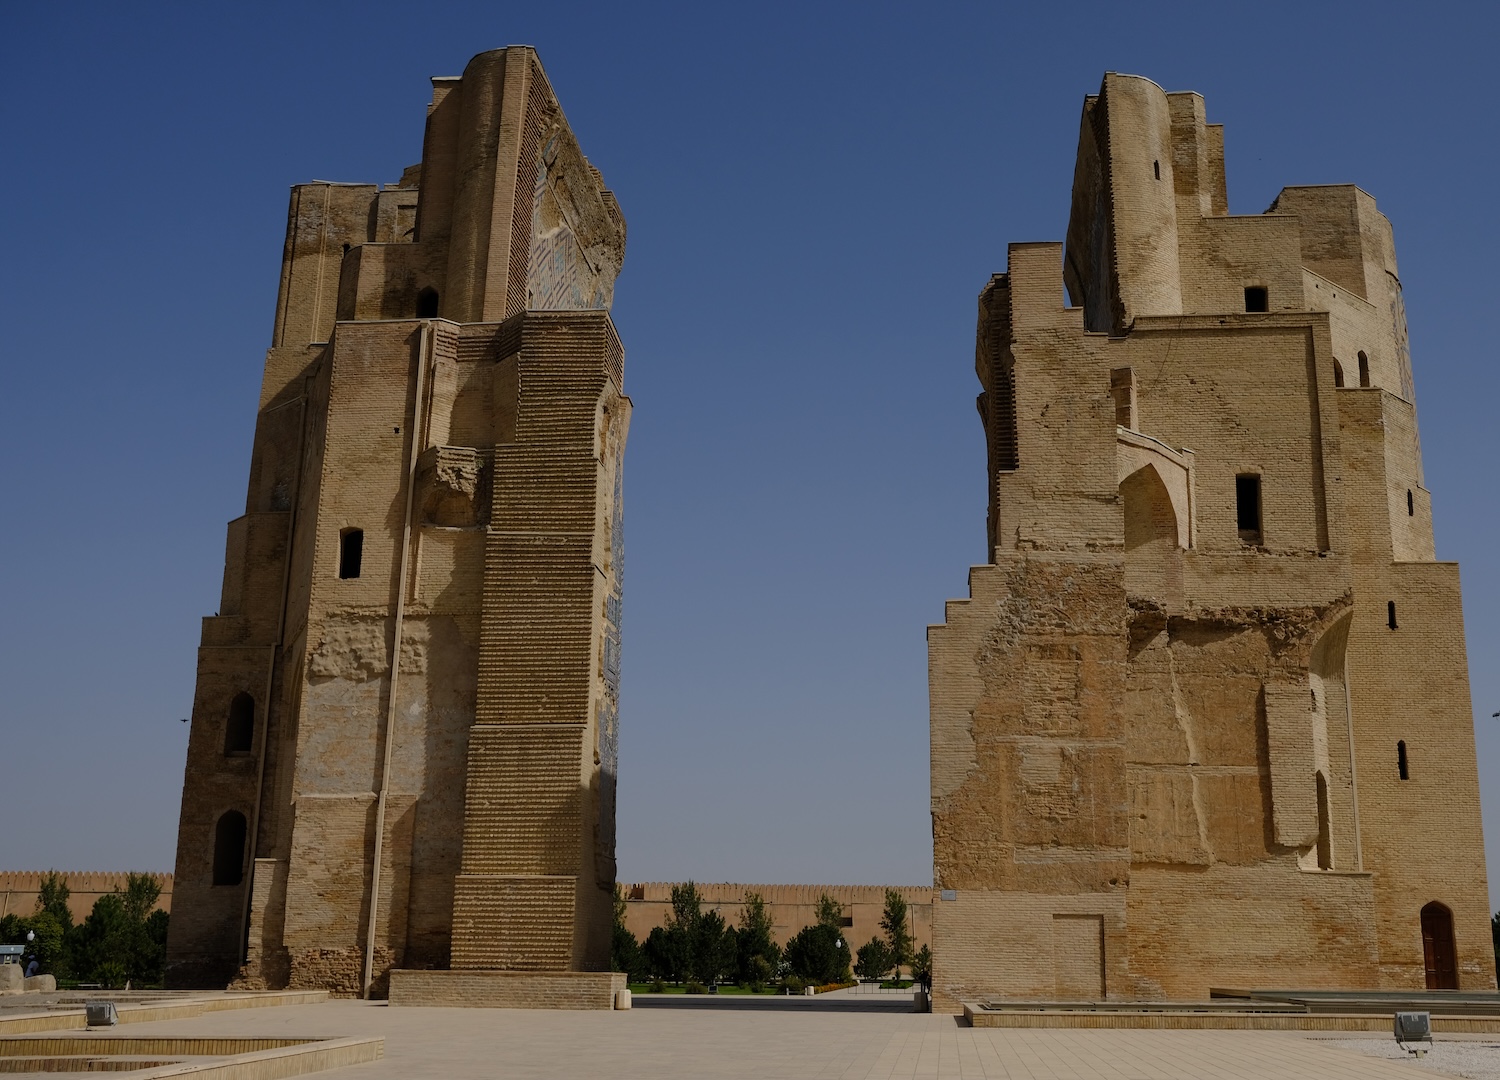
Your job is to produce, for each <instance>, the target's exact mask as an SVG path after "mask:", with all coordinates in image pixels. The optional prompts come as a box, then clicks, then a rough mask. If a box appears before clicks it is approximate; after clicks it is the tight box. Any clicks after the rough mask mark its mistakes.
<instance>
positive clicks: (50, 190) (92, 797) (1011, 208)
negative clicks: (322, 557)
mask: <svg viewBox="0 0 1500 1080" xmlns="http://www.w3.org/2000/svg"><path fill="white" fill-rule="evenodd" d="M4 20H5V36H4V46H3V54H0V92H3V102H0V194H3V196H4V207H5V211H4V214H3V216H0V236H3V238H4V239H3V257H0V305H3V307H0V311H3V312H4V314H5V332H4V335H3V336H0V372H3V377H4V397H3V401H4V406H5V407H4V422H3V423H0V451H3V461H4V467H3V469H0V506H3V507H4V508H5V513H4V517H3V519H0V520H3V524H4V527H3V528H0V750H3V754H4V758H3V770H0V772H3V775H0V869H29V868H46V867H49V866H56V867H59V868H65V869H80V870H82V869H97V870H103V869H122V870H123V869H141V870H170V869H171V868H172V863H173V853H174V850H175V848H174V845H175V834H176V826H177V809H178V798H179V794H180V790H181V783H182V768H183V758H184V752H185V747H186V741H187V725H185V724H181V723H179V722H178V720H179V718H181V717H184V716H187V715H188V712H189V709H190V707H191V702H192V695H193V676H194V663H195V652H194V650H195V648H196V646H197V641H198V634H199V622H198V620H199V617H200V616H203V615H211V614H213V612H214V611H215V610H216V609H217V607H218V599H219V584H220V576H221V568H222V559H223V551H224V528H225V523H226V522H228V521H229V520H230V519H231V518H234V517H236V516H237V515H238V514H240V513H241V512H242V510H243V507H244V500H245V485H246V478H247V470H248V464H249V451H250V438H251V432H252V426H253V422H254V419H255V402H256V395H257V389H258V387H259V382H260V374H261V364H262V361H263V358H264V351H265V349H266V347H267V346H268V344H269V341H270V333H271V321H272V314H273V307H274V303H275V297H276V287H277V279H278V272H279V266H280V258H281V247H282V239H283V236H284V231H285V224H286V205H287V189H288V187H289V186H290V185H292V184H295V183H299V182H303V181H307V180H311V179H327V180H345V181H361V182H370V181H380V182H387V183H393V182H394V181H395V180H396V179H397V178H398V177H399V176H400V175H401V170H402V168H403V167H404V166H406V165H409V164H412V163H413V162H415V161H417V160H418V159H419V157H420V152H421V138H422V123H423V117H424V110H425V107H426V104H427V102H428V100H429V95H430V86H429V84H428V82H427V79H428V77H429V76H432V75H456V74H458V73H459V72H461V71H462V70H463V67H464V64H465V63H466V62H467V60H468V59H469V57H470V56H471V55H473V54H474V53H476V52H479V51H481V50H484V49H489V48H494V47H497V46H502V45H506V44H513V43H524V44H530V45H534V46H536V47H537V48H538V49H539V50H540V53H541V57H542V60H543V62H544V64H545V65H546V68H547V71H548V74H549V76H550V78H551V81H552V84H553V86H554V88H555V89H556V91H557V94H558V96H559V98H560V100H561V101H562V104H563V107H564V109H565V110H566V111H567V114H568V118H569V120H570V121H571V123H572V126H573V128H574V130H575V132H576V133H577V135H578V137H579V140H580V142H581V144H582V146H583V148H584V151H585V153H587V154H588V155H589V157H590V158H591V160H592V161H593V162H594V163H595V164H596V165H597V166H598V167H599V168H600V169H601V170H602V171H603V173H604V176H605V179H606V181H607V182H608V183H609V184H610V186H611V187H613V189H614V190H615V191H616V193H617V194H618V196H619V199H620V202H621V205H622V206H623V208H624V211H625V216H626V218H627V220H628V221H629V226H630V237H629V251H628V254H627V257H626V260H625V268H624V273H623V275H622V276H621V278H620V281H619V287H618V290H617V292H616V302H615V309H614V315H615V319H616V322H617V324H618V326H619V328H620V333H621V336H622V337H623V339H624V342H625V345H626V350H627V359H626V390H627V391H628V392H629V393H630V395H631V396H632V398H633V400H634V402H635V415H634V419H633V421H632V429H631V436H630V446H629V451H628V453H627V458H626V488H625V490H626V507H627V510H626V522H627V525H626V535H627V547H628V567H627V573H626V582H625V616H624V674H623V685H622V695H623V701H622V710H621V723H622V735H621V743H620V745H621V750H620V768H621V777H620V789H619V791H620V804H619V820H620V824H619V868H620V877H621V878H622V879H623V880H626V881H646V880H663V879H668V880H675V879H681V878H686V877H695V878H697V879H698V880H701V881H715V880H738V881H746V882H812V883H820V882H828V883H834V882H848V883H896V882H900V883H913V884H915V883H923V882H927V881H930V880H931V877H930V875H931V841H930V833H929V819H928V811H927V656H926V644H925V627H926V626H927V624H929V623H933V622H938V621H941V619H942V617H943V601H944V599H945V598H948V597H957V596H962V595H965V593H966V589H967V584H966V569H967V567H968V566H969V565H970V564H971V563H976V562H980V561H982V560H983V559H984V516H985V480H984V450H983V440H982V433H981V430H980V426H979V421H978V419H977V417H976V414H975V409H974V396H975V394H976V393H977V392H978V389H979V387H978V385H977V382H976V380H975V377H974V371H973V350H974V322H975V296H976V294H977V293H978V291H979V289H980V288H981V287H982V286H983V285H984V283H985V281H986V279H987V278H988V277H989V275H990V274H991V273H993V272H996V271H1000V270H1003V269H1004V267H1005V251H1006V244H1007V243H1009V242H1012V241H1028V240H1061V239H1062V237H1063V233H1064V230H1065V227H1066V222H1067V213H1068V206H1069V188H1070V183H1071V178H1072V168H1073V157H1074V151H1075V149H1076V146H1077V139H1078V118H1079V109H1080V106H1081V104H1082V101H1083V97H1084V95H1085V94H1088V93H1092V92H1096V91H1097V89H1098V87H1099V83H1100V79H1101V77H1102V75H1103V73H1104V72H1105V71H1106V70H1116V71H1124V72H1130V73H1134V74H1141V75H1146V76H1149V77H1151V78H1153V79H1155V80H1156V81H1157V82H1159V83H1161V84H1162V85H1163V86H1164V87H1166V88H1167V89H1169V90H1197V91H1200V92H1201V93H1203V94H1204V96H1205V97H1206V99H1207V105H1208V116H1209V120H1210V121H1211V122H1217V123H1223V124H1225V125H1226V141H1227V160H1228V178H1229V200H1230V208H1231V210H1232V211H1233V212H1235V213H1258V212H1260V211H1262V210H1264V209H1265V208H1266V206H1267V205H1268V204H1269V203H1270V202H1271V200H1272V199H1273V198H1274V197H1275V195H1276V193H1277V191H1278V190H1279V189H1280V188H1281V187H1282V186H1283V185H1285V184H1318V183H1336V182H1349V181H1353V182H1356V183H1358V184H1360V185H1361V186H1362V187H1364V188H1365V189H1366V190H1367V191H1370V192H1371V193H1373V194H1374V195H1375V196H1376V198H1377V199H1378V200H1379V205H1380V208H1381V209H1382V210H1383V211H1385V213H1386V214H1387V215H1388V216H1389V217H1390V218H1391V220H1392V221H1393V222H1394V224H1395V230H1396V241H1397V251H1398V255H1399V259H1400V266H1401V276H1402V280H1403V283H1404V286H1405V293H1406V302H1407V311H1408V316H1409V320H1410V327H1411V340H1412V353H1413V362H1414V366H1415V371H1416V380H1417V398H1418V404H1419V408H1420V420H1421V431H1422V442H1423V448H1424V451H1425V455H1426V476H1427V483H1428V486H1429V487H1430V488H1431V489H1432V492H1433V506H1434V516H1435V518H1436V522H1437V549H1438V554H1439V557H1440V558H1443V559H1457V560H1459V561H1460V562H1462V563H1463V587H1464V605H1465V614H1466V618H1467V623H1468V635H1469V637H1468V640H1469V657H1470V664H1471V668H1472V676H1473V688H1474V704H1475V715H1476V727H1477V729H1478V739H1479V753H1480V773H1481V779H1482V784H1483V789H1484V797H1485V809H1486V826H1487V829H1486V831H1487V835H1488V837H1489V844H1490V851H1491V857H1490V864H1491V866H1492V867H1500V720H1492V719H1491V718H1490V714H1491V713H1492V712H1494V711H1496V710H1500V664H1497V659H1500V656H1497V645H1500V546H1497V543H1496V539H1495V538H1496V535H1497V533H1500V498H1497V495H1500V468H1497V466H1500V425H1497V423H1496V420H1495V417H1496V410H1497V402H1500V369H1497V366H1496V363H1495V360H1496V356H1495V352H1496V346H1495V340H1496V339H1495V334H1494V328H1493V327H1492V326H1491V325H1490V324H1492V323H1493V322H1494V319H1495V310H1496V304H1495V299H1496V296H1497V295H1500V270H1497V266H1500V260H1497V258H1496V254H1497V251H1500V228H1497V215H1496V209H1495V207H1496V202H1495V186H1496V179H1495V178H1496V176H1497V175H1500V161H1497V151H1496V144H1497V139H1496V135H1497V130H1496V129H1497V120H1496V117H1497V110H1496V106H1495V92H1496V87H1495V83H1494V77H1495V64H1494V46H1495V43H1496V41H1500V15H1497V9H1496V8H1495V7H1494V6H1493V5H1479V4H1475V5H1472V6H1457V5H1448V4H1443V3H1427V4H1422V5H1418V6H1413V5H1410V4H1381V3H1362V4H1357V5H1356V4H1350V5H1343V6H1340V5H1333V4H1312V3H1305V2H1304V3H1296V4H1278V3H1256V4H1247V3H1237V4H1189V3H1174V4H1163V5H1151V4H1141V3H1129V4H1126V3H1114V4H1096V3H1070V4H1040V3H1026V4H1014V3H1001V2H994V0H991V2H987V3H975V4H950V3H943V2H938V0H933V2H927V3H923V4H913V5H910V6H908V7H904V8H901V7H896V6H893V5H885V4H880V3H864V4H858V5H855V4H848V5H837V6H834V5H819V4H809V3H778V2H760V3H756V4H751V5H735V6H730V5H716V4H703V3H691V4H689V3H684V4H681V5H676V6H667V5H648V4H634V3H620V2H618V0H616V2H613V3H602V4H590V3H584V2H570V3H549V2H538V3H530V4H520V3H472V4H441V3H422V4H412V3H401V4H394V3H383V2H379V0H369V2H364V3H360V4H339V3H301V4H295V5H293V4H271V3H255V4H238V5H222V4H196V3H195V4H184V5H180V6H173V5H164V4H159V5H134V4H117V3H115V4H108V5H97V6H95V5H69V4H61V3H59V4H13V5H8V6H7V7H6V9H5V12H4ZM1412 842H1413V843H1427V842H1436V843H1441V842H1442V838H1441V837H1437V838H1425V837H1413V838H1412ZM1496 895H1497V896H1500V893H1497V894H1496Z"/></svg>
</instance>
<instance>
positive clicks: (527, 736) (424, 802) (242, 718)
mask: <svg viewBox="0 0 1500 1080" xmlns="http://www.w3.org/2000/svg"><path fill="white" fill-rule="evenodd" d="M624 254H625V221H624V218H623V217H622V215H621V213H620V208H619V206H618V205H617V203H616V202H615V198H614V196H613V194H611V193H610V192H609V191H608V190H607V189H606V188H605V187H604V183H603V178H602V177H601V176H600V174H599V171H598V170H597V169H595V168H594V167H593V166H592V165H590V164H589V162H588V160H587V159H586V158H584V156H583V155H582V153H581V152H580V151H579V148H578V144H577V142H576V141H575V139H574V137H573V134H572V132H571V131H570V130H569V128H568V124H567V121H566V120H565V118H564V116H563V113H562V110H561V108H560V107H559V106H558V103H557V99H556V98H555V97H554V96H553V93H552V89H551V87H550V86H549V84H548V82H547V78H546V75H545V74H544V73H543V71H542V67H541V64H540V63H539V61H538V59H537V56H536V53H535V52H534V51H533V50H532V49H530V48H525V47H512V48H508V49H500V50H496V51H493V52H487V53H482V54H480V55H479V56H476V57H475V58H474V59H473V60H472V61H470V63H469V65H468V67H467V69H466V70H465V71H464V74H463V76H462V77H459V78H439V79H434V80H433V96H432V104H431V105H430V106H429V108H428V113H427V126H426V134H425V137H424V140H423V147H422V162H421V164H420V165H419V166H414V167H412V168H409V169H407V170H406V172H405V174H404V175H403V176H402V178H401V180H400V182H399V183H397V184H395V185H390V186H386V187H384V188H381V187H379V186H378V185H374V184H334V183H323V182H314V183H311V184H302V185H298V186H297V187H294V188H293V189H292V195H291V209H290V212H289V215H288V222H287V234H286V248H285V251H284V254H283V257H282V270H281V288H280V292H279V295H278V298H277V304H276V323H275V330H274V335H273V341H272V347H271V350H270V352H269V353H268V354H267V358H266V366H265V377H264V381H263V384H262V389H261V395H260V411H259V417H258V420H257V423H256V429H255V441H254V449H253V452H252V456H251V465H250V485H249V495H248V498H247V500H246V507H245V515H244V516H243V517H241V518H239V519H237V520H235V521H234V522H232V523H231V524H230V526H229V540H228V545H227V548H228V550H227V555H226V559H225V567H224V588H223V599H222V601H221V603H220V605H219V611H218V613H217V614H216V615H215V616H214V617H212V618H208V619H204V620H203V638H202V646H201V648H200V650H199V654H198V683H197V691H196V695H195V698H194V703H193V716H192V734H191V736H190V739H189V744H188V757H187V769H186V781H185V785H184V791H183V800H182V817H181V824H180V826H179V832H178V842H177V872H176V895H175V897H174V908H173V913H172V929H171V939H170V942H169V945H168V972H169V974H168V980H169V985H172V986H182V987H192V986H200V987H201V986H224V985H226V984H228V983H230V982H231V981H235V982H236V983H237V985H241V986H264V987H272V988H275V987H321V988H327V989H329V990H332V991H334V992H336V993H340V994H370V993H372V992H373V993H374V994H377V995H379V994H384V993H386V992H389V993H390V995H391V996H392V998H393V999H394V1000H398V1001H434V1002H440V1001H467V1002H473V1003H491V1004H507V1003H508V1004H515V1003H518V1002H522V1001H524V1002H525V1003H527V1004H530V1005H543V1004H552V1005H561V1006H570V1005H571V1006H599V1007H608V1005H609V1002H610V998H611V992H612V990H613V989H614V987H615V985H616V984H617V983H619V981H620V979H621V978H622V977H621V976H616V975H611V974H609V973H608V969H609V966H610V965H609V953H610V925H611V901H612V898H613V888H614V878H615V865H614V801H615V762H616V753H615V748H616V732H617V715H618V711H617V700H618V698H617V687H618V676H619V659H620V638H619V627H620V571H621V554H622V549H621V498H620V483H621V458H622V455H623V452H624V448H625V435H626V429H627V427H628V425H629V420H630V400H629V399H628V398H626V397H625V396H624V395H623V392H622V380H623V368H624V354H623V351H622V349H621V346H620V340H619V338H618V336H617V335H616V333H615V328H614V325H613V323H612V322H611V321H610V317H609V314H608V310H609V307H610V303H611V299H612V296H613V289H614V281H615V276H616V275H617V273H618V272H619V269H620V264H621V261H622V260H623V258H624Z"/></svg>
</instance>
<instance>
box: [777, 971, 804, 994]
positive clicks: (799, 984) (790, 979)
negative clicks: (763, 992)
mask: <svg viewBox="0 0 1500 1080" xmlns="http://www.w3.org/2000/svg"><path fill="white" fill-rule="evenodd" d="M781 986H782V989H784V990H786V991H788V992H790V993H793V994H800V993H802V991H804V990H806V989H807V983H805V982H803V981H802V980H801V979H799V978H798V977H797V976H796V975H788V976H787V977H786V978H785V979H783V980H782V981H781Z"/></svg>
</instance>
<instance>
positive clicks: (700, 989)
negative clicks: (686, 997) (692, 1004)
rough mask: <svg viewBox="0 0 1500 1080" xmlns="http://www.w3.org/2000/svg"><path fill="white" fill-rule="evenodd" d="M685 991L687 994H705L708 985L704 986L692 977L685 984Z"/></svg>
mask: <svg viewBox="0 0 1500 1080" xmlns="http://www.w3.org/2000/svg"><path fill="white" fill-rule="evenodd" d="M687 992H688V993H689V994H706V993H708V987H706V986H704V985H703V984H702V983H701V982H699V981H698V980H697V979H692V980H689V982H688V984H687Z"/></svg>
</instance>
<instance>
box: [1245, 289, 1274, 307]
mask: <svg viewBox="0 0 1500 1080" xmlns="http://www.w3.org/2000/svg"><path fill="white" fill-rule="evenodd" d="M1245 310H1246V311H1270V310H1271V293H1270V291H1269V290H1268V289H1267V288H1266V287H1265V286H1264V285H1246V286H1245Z"/></svg>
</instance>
